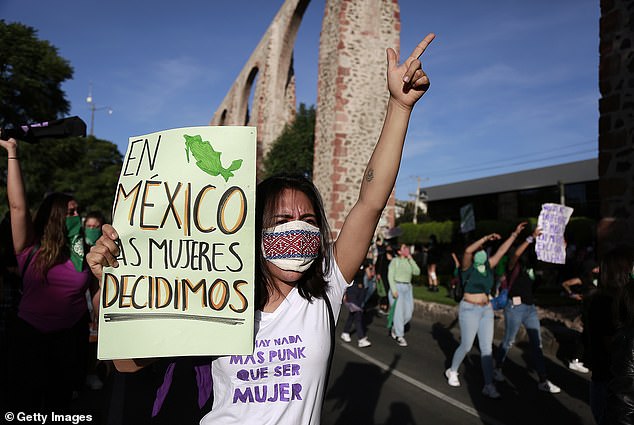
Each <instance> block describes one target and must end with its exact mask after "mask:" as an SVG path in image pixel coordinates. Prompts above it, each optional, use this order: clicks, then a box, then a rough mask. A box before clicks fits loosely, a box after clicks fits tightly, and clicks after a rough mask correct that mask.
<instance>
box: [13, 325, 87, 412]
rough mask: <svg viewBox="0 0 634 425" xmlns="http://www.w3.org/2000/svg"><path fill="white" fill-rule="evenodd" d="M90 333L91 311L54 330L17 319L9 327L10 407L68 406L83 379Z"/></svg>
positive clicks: (43, 407) (40, 407) (42, 407)
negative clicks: (44, 330) (69, 324)
mask: <svg viewBox="0 0 634 425" xmlns="http://www.w3.org/2000/svg"><path fill="white" fill-rule="evenodd" d="M88 333H89V329H88V314H86V315H85V316H83V317H82V318H81V319H80V320H79V321H78V322H77V323H76V324H75V325H73V327H71V328H69V329H64V330H61V331H57V332H51V333H42V332H40V331H39V330H37V329H35V328H34V327H33V326H31V325H30V324H28V323H27V322H25V321H24V320H22V319H20V318H17V319H16V320H15V321H14V323H13V325H12V326H11V329H10V330H9V347H8V351H9V355H8V357H9V358H8V361H9V379H8V381H9V382H8V385H7V386H6V391H7V392H8V393H9V397H8V400H9V406H8V407H11V408H13V409H17V408H19V409H32V410H33V409H36V410H38V409H45V408H57V409H60V408H62V409H63V408H68V407H69V406H70V402H71V399H72V393H73V389H76V388H77V382H79V381H82V382H83V377H84V373H85V366H86V352H87V349H88Z"/></svg>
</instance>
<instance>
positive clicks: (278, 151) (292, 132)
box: [263, 103, 315, 177]
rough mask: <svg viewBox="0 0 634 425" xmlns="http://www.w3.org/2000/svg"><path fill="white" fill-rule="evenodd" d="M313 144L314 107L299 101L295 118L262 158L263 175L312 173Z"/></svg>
mask: <svg viewBox="0 0 634 425" xmlns="http://www.w3.org/2000/svg"><path fill="white" fill-rule="evenodd" d="M314 145H315V107H314V106H311V107H310V108H306V105H304V104H303V103H301V104H300V105H299V110H298V111H297V115H296V116H295V120H294V121H293V122H292V123H291V124H289V125H287V126H286V127H285V128H284V130H283V131H282V134H281V135H280V136H279V137H278V138H277V139H276V140H275V141H274V142H273V144H272V145H271V149H270V150H269V152H268V153H267V155H266V157H265V158H264V167H263V171H264V176H265V177H268V176H271V175H273V174H277V173H281V172H285V173H291V174H303V175H305V176H307V177H311V176H312V174H313V155H314V151H315V148H314Z"/></svg>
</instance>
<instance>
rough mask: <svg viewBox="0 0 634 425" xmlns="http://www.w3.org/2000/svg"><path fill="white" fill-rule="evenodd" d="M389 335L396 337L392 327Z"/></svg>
mask: <svg viewBox="0 0 634 425" xmlns="http://www.w3.org/2000/svg"><path fill="white" fill-rule="evenodd" d="M390 335H391V336H392V339H396V338H398V337H397V336H396V334H395V333H394V329H393V328H392V329H390Z"/></svg>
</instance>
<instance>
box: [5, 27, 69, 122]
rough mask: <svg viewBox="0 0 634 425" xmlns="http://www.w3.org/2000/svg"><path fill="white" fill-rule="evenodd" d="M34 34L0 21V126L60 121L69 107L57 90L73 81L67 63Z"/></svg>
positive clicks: (52, 47)
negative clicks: (63, 84)
mask: <svg viewBox="0 0 634 425" xmlns="http://www.w3.org/2000/svg"><path fill="white" fill-rule="evenodd" d="M36 35H37V31H36V30H35V29H33V28H31V27H28V26H26V25H23V24H20V23H10V24H7V23H6V22H5V21H4V20H0V126H2V127H3V128H6V127H11V126H13V127H15V126H19V125H22V124H29V123H33V122H43V121H48V120H53V119H57V118H62V117H63V116H64V115H66V114H68V112H69V111H70V103H69V102H68V100H67V99H66V94H65V93H64V91H63V90H62V88H61V85H62V83H63V82H64V81H66V80H68V79H70V78H72V77H73V68H72V67H71V65H70V63H69V62H68V61H67V60H66V59H64V58H62V57H60V56H59V55H58V50H57V48H56V47H54V46H53V45H51V44H50V43H49V42H48V41H45V40H39V39H38V38H37V36H36Z"/></svg>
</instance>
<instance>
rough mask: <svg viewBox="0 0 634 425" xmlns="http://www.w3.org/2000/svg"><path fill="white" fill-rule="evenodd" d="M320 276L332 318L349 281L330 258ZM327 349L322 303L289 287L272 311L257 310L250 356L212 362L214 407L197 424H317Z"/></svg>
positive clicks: (325, 309)
mask: <svg viewBox="0 0 634 425" xmlns="http://www.w3.org/2000/svg"><path fill="white" fill-rule="evenodd" d="M325 278H326V281H327V282H328V289H327V293H328V299H329V300H330V303H331V305H332V310H333V314H334V316H335V320H336V319H337V317H338V316H339V311H340V310H341V302H342V299H343V294H344V292H345V290H346V288H347V287H348V283H347V282H346V281H345V279H344V277H343V276H342V275H341V271H340V270H339V267H338V266H337V264H336V262H335V261H334V259H333V261H332V266H331V268H330V273H329V274H328V275H327V276H326V277H325ZM329 349H330V323H329V317H328V307H327V306H326V302H325V301H324V300H323V299H313V300H312V302H308V301H307V300H306V299H305V298H302V297H301V296H300V295H299V292H298V291H297V288H293V289H292V290H291V292H290V293H289V294H288V296H287V297H286V299H285V300H284V301H283V302H282V304H280V305H279V306H278V307H277V309H276V310H275V311H274V312H273V313H264V312H260V311H257V312H256V316H255V348H254V352H253V355H251V356H223V357H219V358H217V359H215V360H214V361H213V362H212V365H211V369H212V376H213V391H214V404H213V408H212V410H211V412H209V413H208V414H207V415H205V417H203V419H202V420H201V422H200V423H201V424H202V425H219V424H222V425H225V424H240V425H248V424H257V425H265V424H281V423H283V424H319V423H320V417H321V406H322V401H323V396H324V385H325V384H326V366H327V363H328V355H329V354H330V352H329Z"/></svg>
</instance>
